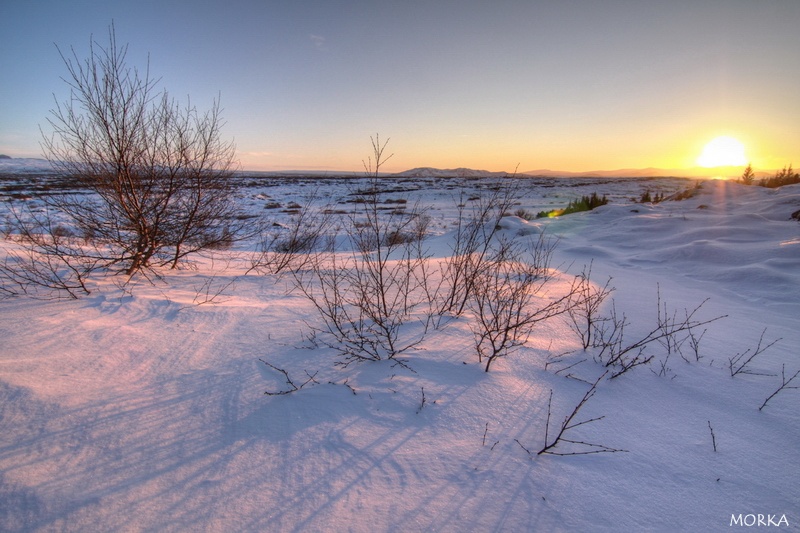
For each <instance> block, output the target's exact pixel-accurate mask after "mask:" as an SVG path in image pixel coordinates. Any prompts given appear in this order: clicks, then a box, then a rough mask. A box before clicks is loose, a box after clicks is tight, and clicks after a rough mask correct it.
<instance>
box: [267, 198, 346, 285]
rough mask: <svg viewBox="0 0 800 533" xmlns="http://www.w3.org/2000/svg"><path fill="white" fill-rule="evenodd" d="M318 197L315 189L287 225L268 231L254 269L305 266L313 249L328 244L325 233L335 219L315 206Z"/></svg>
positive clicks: (300, 267) (271, 271) (293, 268)
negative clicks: (325, 240)
mask: <svg viewBox="0 0 800 533" xmlns="http://www.w3.org/2000/svg"><path fill="white" fill-rule="evenodd" d="M315 199H316V193H315V194H312V195H311V196H310V197H309V199H308V200H307V201H306V203H305V204H304V205H302V206H300V208H299V209H298V210H297V212H296V213H295V214H294V215H292V217H291V219H290V221H289V224H288V225H287V226H286V227H283V226H280V227H275V228H276V229H275V230H274V231H271V232H265V234H264V235H263V236H262V239H261V242H260V243H259V248H260V250H259V253H258V255H257V256H256V257H255V259H254V260H253V262H252V265H251V270H253V271H256V272H262V271H264V272H269V273H271V274H280V273H282V272H284V271H285V270H287V269H292V270H297V269H302V268H304V267H305V266H306V265H307V264H308V263H309V261H310V260H311V254H312V252H314V251H315V250H317V249H318V248H319V247H320V246H323V245H325V244H326V243H325V242H324V238H325V234H326V231H327V230H328V229H329V228H330V225H331V222H332V220H333V217H332V215H331V213H330V212H329V211H327V210H319V209H315V207H314V205H313V203H314V200H315Z"/></svg>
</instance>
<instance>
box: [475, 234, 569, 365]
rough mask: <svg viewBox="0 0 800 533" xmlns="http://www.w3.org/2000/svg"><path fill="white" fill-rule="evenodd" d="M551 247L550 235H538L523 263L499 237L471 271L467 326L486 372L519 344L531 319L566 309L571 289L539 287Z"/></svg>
mask: <svg viewBox="0 0 800 533" xmlns="http://www.w3.org/2000/svg"><path fill="white" fill-rule="evenodd" d="M554 248H555V241H554V240H553V239H549V238H546V237H545V236H544V235H540V236H539V239H538V240H537V241H534V242H532V244H531V245H530V250H529V252H528V256H529V257H530V259H529V262H526V261H524V260H523V255H522V253H521V250H520V249H519V247H518V246H516V245H515V243H512V242H503V243H501V244H500V246H499V249H498V250H496V251H495V254H494V255H493V256H492V257H491V258H490V259H489V260H487V261H485V264H486V268H483V269H481V271H480V272H477V273H476V274H475V275H474V276H473V279H472V281H473V289H472V297H471V298H470V300H469V302H468V304H467V305H468V308H469V309H470V311H471V312H472V314H473V315H474V319H473V321H472V323H471V325H470V328H471V329H472V333H473V336H474V338H475V347H476V350H477V352H478V361H479V362H483V361H484V360H485V361H486V366H485V371H486V372H488V371H489V368H490V367H491V365H492V363H493V362H494V361H495V360H497V359H498V358H500V357H504V356H507V355H509V354H510V353H512V352H513V351H514V350H515V349H516V348H518V347H520V346H522V345H524V344H525V343H526V342H527V341H528V339H529V338H530V335H531V332H532V331H533V328H534V327H535V326H536V324H538V323H539V322H542V321H544V320H547V319H548V318H552V317H554V316H557V315H559V314H561V313H563V312H565V311H566V307H567V303H568V302H569V301H570V299H571V293H567V294H564V295H561V296H556V297H554V298H550V297H549V296H548V295H547V294H546V293H545V291H544V289H545V286H546V285H547V283H548V281H550V280H551V276H550V272H549V264H550V259H551V257H552V254H553V250H554Z"/></svg>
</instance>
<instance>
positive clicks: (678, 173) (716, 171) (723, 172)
mask: <svg viewBox="0 0 800 533" xmlns="http://www.w3.org/2000/svg"><path fill="white" fill-rule="evenodd" d="M743 170H744V169H743V168H742V167H717V168H703V167H694V168H682V169H676V168H654V167H648V168H621V169H617V170H591V171H587V172H570V171H566V170H552V169H544V168H542V169H537V170H528V171H526V172H518V173H517V175H523V176H541V177H552V178H579V177H582V178H651V177H653V178H666V177H677V178H715V177H726V178H738V177H739V176H741V175H742V172H743ZM512 174H513V173H510V172H491V171H488V170H475V169H471V168H448V169H441V168H432V167H419V168H412V169H411V170H406V171H404V172H398V173H396V174H392V176H397V177H402V178H452V177H459V178H483V177H490V178H502V177H505V176H510V175H512ZM755 174H756V177H757V178H764V177H769V176H773V175H774V174H775V172H774V171H772V172H770V171H756V173H755Z"/></svg>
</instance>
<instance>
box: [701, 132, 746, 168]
mask: <svg viewBox="0 0 800 533" xmlns="http://www.w3.org/2000/svg"><path fill="white" fill-rule="evenodd" d="M697 164H698V165H700V166H701V167H706V168H713V167H739V166H743V165H745V164H747V158H746V157H745V155H744V145H743V144H742V143H740V142H739V141H737V140H736V139H734V138H733V137H717V138H716V139H713V140H712V141H711V142H709V143H708V144H707V145H706V147H705V148H703V153H702V154H700V157H698V158H697Z"/></svg>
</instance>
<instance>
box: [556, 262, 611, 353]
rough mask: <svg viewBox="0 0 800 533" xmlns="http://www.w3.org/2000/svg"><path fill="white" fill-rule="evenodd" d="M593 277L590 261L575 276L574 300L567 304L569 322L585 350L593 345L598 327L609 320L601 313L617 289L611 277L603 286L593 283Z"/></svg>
mask: <svg viewBox="0 0 800 533" xmlns="http://www.w3.org/2000/svg"><path fill="white" fill-rule="evenodd" d="M591 278H592V263H589V266H588V267H584V269H583V271H582V272H581V273H580V274H579V275H578V276H577V277H576V278H575V282H574V284H573V287H572V290H571V295H572V299H573V301H571V302H570V305H569V306H567V318H568V322H567V323H568V325H569V326H570V328H571V329H572V330H573V331H574V332H575V333H577V335H578V337H579V338H580V339H581V345H582V346H583V349H584V350H587V349H588V348H589V347H590V346H592V344H593V342H594V336H595V334H596V332H597V330H598V328H600V327H601V324H602V323H603V322H605V321H607V320H609V319H608V317H605V316H602V315H601V308H602V306H603V302H605V300H606V298H608V296H609V295H611V293H612V292H613V291H614V290H615V289H614V287H611V286H610V284H611V278H608V281H606V283H605V285H603V286H599V285H595V284H593V283H592V279H591Z"/></svg>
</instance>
